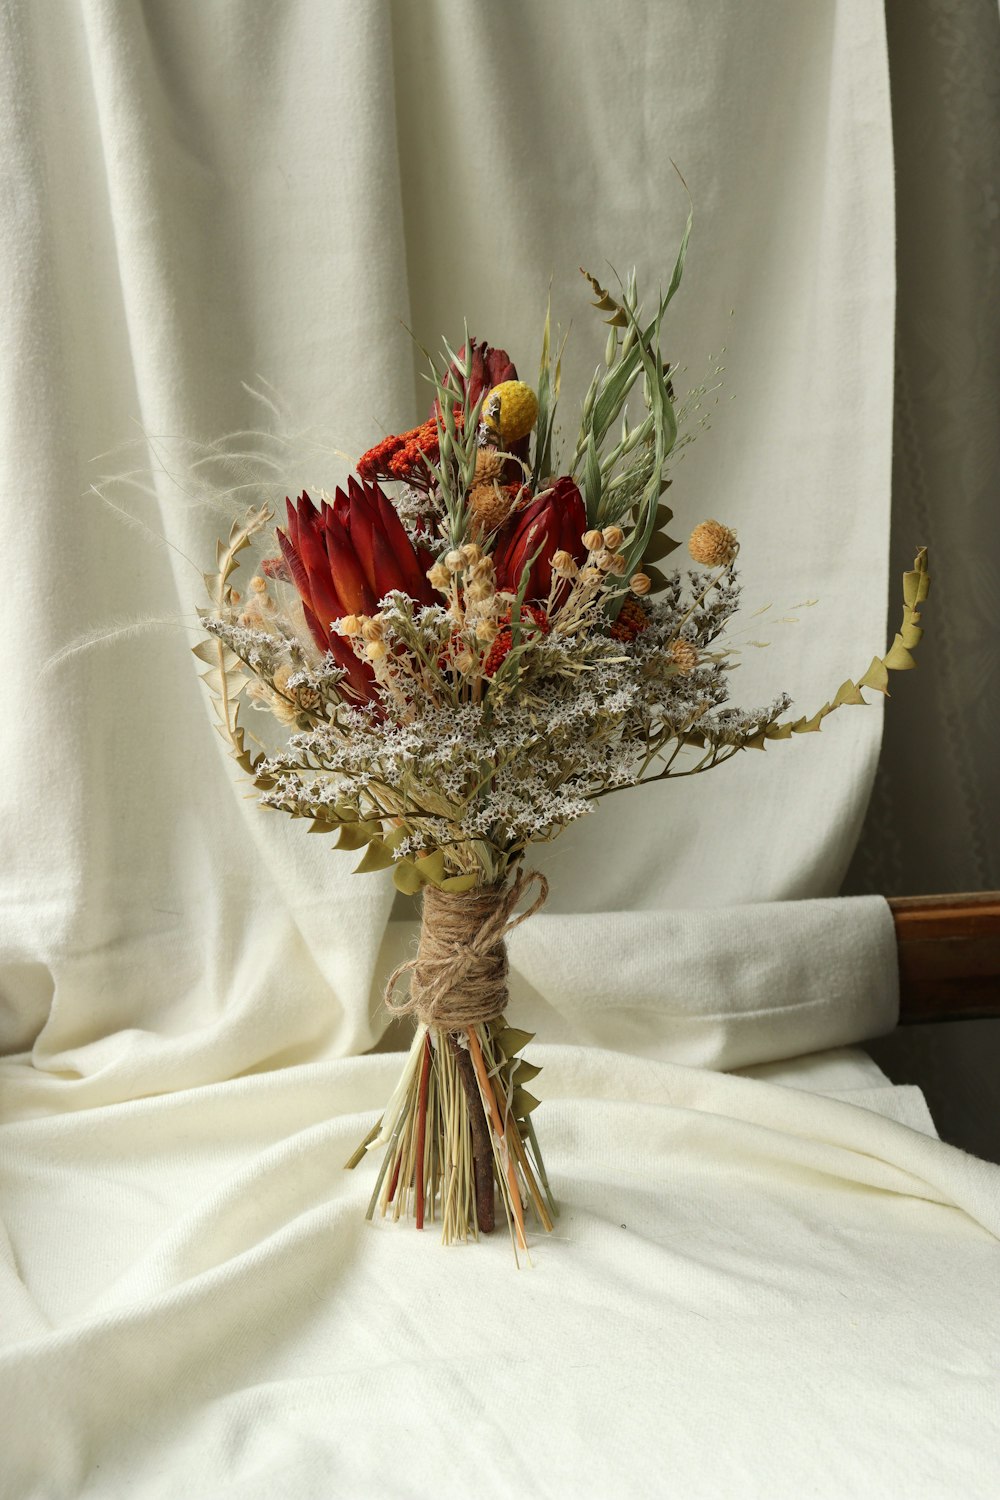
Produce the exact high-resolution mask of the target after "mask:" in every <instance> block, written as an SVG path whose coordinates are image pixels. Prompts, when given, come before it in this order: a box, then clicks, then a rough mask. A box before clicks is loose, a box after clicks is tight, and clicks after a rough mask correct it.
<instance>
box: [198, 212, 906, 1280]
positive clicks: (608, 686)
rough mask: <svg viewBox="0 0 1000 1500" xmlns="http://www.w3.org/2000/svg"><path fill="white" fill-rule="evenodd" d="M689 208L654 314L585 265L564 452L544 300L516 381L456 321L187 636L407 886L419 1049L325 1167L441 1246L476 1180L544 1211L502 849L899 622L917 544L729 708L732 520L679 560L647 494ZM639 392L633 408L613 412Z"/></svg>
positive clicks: (695, 750)
mask: <svg viewBox="0 0 1000 1500" xmlns="http://www.w3.org/2000/svg"><path fill="white" fill-rule="evenodd" d="M689 230H690V220H689V223H688V231H689ZM688 231H686V232H685V235H684V238H683V241H682V243H681V248H680V251H679V253H678V256H677V261H676V264H675V266H674V271H673V275H672V276H671V278H670V282H669V284H668V288H667V291H666V294H665V295H664V296H662V297H660V298H659V299H658V301H657V303H656V307H655V310H654V312H653V315H652V317H651V318H647V317H644V316H643V313H642V309H641V307H640V305H639V299H638V292H637V288H636V282H635V276H634V274H633V275H632V276H631V277H629V279H628V280H627V282H626V283H625V284H624V285H622V286H621V288H620V292H619V294H618V295H614V294H612V293H611V292H610V291H609V290H607V289H606V288H605V287H602V286H601V285H600V283H599V282H598V281H597V280H596V279H595V278H593V277H590V276H588V278H587V279H588V281H589V283H590V285H591V288H592V290H593V292H594V294H595V299H596V306H597V307H598V308H599V309H600V310H601V311H602V312H604V313H605V314H607V315H608V316H607V319H606V321H607V323H608V325H609V329H610V331H609V335H608V342H607V348H606V350H605V358H604V365H603V366H602V367H600V368H598V370H597V372H596V374H595V376H594V379H593V381H592V383H591V386H590V389H589V391H588V392H587V395H586V397H585V398H584V402H583V409H582V415H581V424H580V431H579V436H578V439H577V442H576V446H575V450H574V453H573V457H572V460H571V461H570V463H569V464H568V466H567V468H566V469H565V471H564V472H562V473H560V472H557V464H556V461H555V456H554V443H553V433H554V416H555V410H556V403H557V400H558V396H559V388H560V358H559V356H558V355H555V356H554V355H553V340H552V336H551V329H550V325H549V320H548V318H546V322H545V329H544V335H543V340H542V363H541V369H540V372H539V379H538V382H537V389H536V390H533V389H531V388H530V387H529V386H527V385H526V384H525V383H524V382H522V381H520V380H519V379H518V376H517V371H516V370H515V368H514V365H513V363H512V362H511V360H510V358H509V356H508V355H507V354H506V353H505V352H504V351H502V350H497V349H491V348H490V347H489V346H488V345H486V344H481V343H477V342H476V341H475V340H473V339H470V338H468V336H466V341H465V344H464V345H463V347H462V348H461V349H460V350H459V351H458V353H457V354H456V353H455V352H453V351H452V350H451V349H450V348H448V347H447V346H445V359H444V361H443V363H442V364H441V365H440V366H438V365H434V366H432V370H431V375H432V382H433V386H434V400H433V403H432V406H431V410H430V412H429V414H428V416H427V418H426V420H425V421H424V422H423V423H422V424H421V425H419V426H417V427H415V428H412V429H411V430H409V431H408V432H406V433H403V434H400V435H398V436H391V437H388V438H386V439H384V440H383V441H382V442H381V443H379V444H378V445H377V446H376V447H375V448H373V449H372V450H371V451H370V452H369V453H367V454H365V455H363V456H362V458H361V459H360V460H359V462H358V465H357V471H358V476H359V477H358V478H356V479H355V478H352V479H350V480H349V481H348V484H347V486H346V488H345V489H338V490H337V491H336V492H335V493H334V494H333V495H332V496H331V495H326V494H323V493H321V494H320V495H319V497H318V500H317V501H314V500H313V499H312V498H311V497H310V496H309V495H308V494H306V493H305V492H303V493H302V494H301V495H300V496H299V498H298V499H297V501H295V502H294V503H293V502H292V501H291V500H289V501H288V502H287V522H286V524H284V525H283V526H282V527H281V528H278V529H277V530H276V531H272V529H271V523H272V521H273V519H274V518H273V514H272V512H271V510H270V508H269V507H268V506H267V505H261V506H259V507H258V508H257V509H255V510H253V511H251V512H250V514H249V515H248V517H247V518H246V520H245V521H242V522H237V523H235V524H234V526H233V528H232V531H231V532H230V535H229V537H228V539H227V540H226V541H224V542H220V543H219V549H218V571H217V572H216V573H214V574H212V575H209V576H207V578H206V582H207V585H208V588H209V593H210V596H211V605H210V607H209V608H207V609H205V610H204V611H202V620H203V624H204V627H205V630H206V632H207V633H208V636H209V639H207V640H206V641H204V642H203V643H202V644H201V645H199V646H198V647H197V648H196V655H197V656H198V657H199V658H200V659H201V660H202V662H203V663H205V665H206V667H207V670H206V671H205V672H204V673H203V674H202V675H203V677H204V679H205V682H206V685H207V686H208V688H209V690H210V692H211V693H212V695H213V698H214V700H215V709H216V714H217V717H218V720H219V724H218V728H219V732H220V733H221V734H222V736H223V738H224V739H225V740H226V741H227V742H228V744H229V746H230V748H231V750H232V752H233V754H234V755H235V757H236V759H237V761H238V763H239V764H240V766H241V768H242V769H243V771H244V772H245V773H246V774H247V775H248V776H249V777H250V778H251V779H252V782H253V785H254V787H255V788H256V790H257V791H258V793H259V795H260V801H261V803H262V804H263V805H264V806H265V807H270V808H275V809H278V810H280V811H283V812H286V813H288V814H289V815H290V816H292V817H295V818H306V819H307V820H308V821H309V824H310V829H311V831H313V832H316V833H320V834H323V835H333V836H335V837H336V839H337V843H338V846H339V847H340V848H342V849H346V850H351V851H355V852H357V853H359V854H360V855H361V859H360V862H359V864H358V865H357V869H358V871H359V872H365V871H378V870H390V869H391V871H392V874H393V879H394V881H395V884H396V886H397V888H398V889H399V890H400V891H403V892H405V893H407V894H410V895H417V894H418V893H422V897H423V916H422V924H421V935H420V946H419V949H418V952H417V954H416V957H415V958H414V959H412V960H411V961H410V962H409V963H407V964H404V965H403V966H402V968H401V969H400V970H398V971H397V972H396V974H394V975H393V976H392V979H391V980H390V983H389V988H388V992H387V997H386V998H387V1004H388V1006H389V1008H390V1010H392V1011H394V1012H395V1013H396V1014H412V1015H413V1016H414V1018H415V1020H416V1022H417V1027H416V1033H415V1036H414V1040H413V1045H412V1047H411V1050H410V1053H409V1055H408V1057H407V1061H406V1064H405V1066H404V1069H403V1073H402V1076H401V1078H400V1081H399V1084H398V1085H397V1088H396V1090H395V1092H394V1093H393V1096H392V1098H391V1100H390V1101H389V1104H388V1105H387V1106H386V1109H385V1112H384V1114H383V1115H382V1118H381V1120H380V1121H379V1122H378V1124H377V1125H376V1126H375V1127H373V1129H372V1130H371V1131H370V1132H369V1133H368V1136H367V1137H366V1138H365V1140H364V1141H363V1142H362V1144H361V1145H360V1146H359V1147H358V1150H357V1151H356V1152H355V1153H354V1155H353V1156H352V1158H351V1160H350V1161H349V1162H348V1166H350V1167H354V1166H356V1165H357V1164H358V1163H359V1162H360V1161H361V1160H362V1159H363V1158H364V1157H365V1156H367V1154H368V1153H369V1152H377V1151H383V1153H384V1154H383V1157H382V1163H381V1167H380V1169H379V1172H378V1175H377V1179H376V1182H375V1187H374V1190H373V1193H372V1196H371V1202H370V1204H369V1209H368V1216H369V1218H371V1217H373V1216H374V1215H375V1213H376V1211H379V1212H380V1213H381V1214H382V1215H388V1214H389V1213H390V1212H391V1215H392V1217H393V1218H394V1219H399V1218H402V1217H405V1216H407V1215H408V1214H409V1213H411V1212H412V1214H413V1217H414V1219H415V1221H416V1223H417V1226H418V1227H419V1228H422V1227H423V1226H424V1225H425V1224H426V1223H428V1222H429V1223H434V1224H440V1226H441V1234H442V1238H443V1239H444V1240H445V1242H446V1243H447V1242H451V1241H455V1240H461V1239H465V1238H467V1237H469V1236H470V1235H471V1236H473V1237H477V1236H478V1235H479V1234H481V1233H489V1232H490V1231H491V1230H492V1229H493V1227H494V1220H495V1217H496V1213H495V1198H496V1194H497V1193H498V1194H499V1197H500V1202H501V1204H502V1207H503V1210H504V1216H505V1218H506V1221H507V1224H508V1227H509V1230H510V1234H511V1238H512V1241H513V1244H514V1248H515V1253H518V1252H520V1251H524V1250H525V1249H526V1248H527V1245H528V1232H527V1220H528V1219H529V1218H531V1217H533V1218H534V1219H535V1220H536V1221H537V1222H538V1223H539V1224H540V1225H541V1227H542V1228H543V1229H546V1230H548V1229H551V1227H552V1220H553V1215H554V1212H555V1209H554V1205H553V1202H552V1196H551V1193H550V1191H549V1186H548V1181H547V1178H546V1175H545V1169H544V1165H543V1163H542V1159H541V1154H540V1152H539V1147H538V1140H537V1137H536V1134H535V1131H534V1128H533V1125H532V1120H531V1114H532V1111H533V1110H534V1108H535V1106H536V1104H537V1102H538V1101H537V1099H535V1098H534V1097H533V1095H532V1094H531V1093H529V1092H528V1089H527V1087H526V1085H527V1084H529V1083H530V1082H531V1081H532V1079H533V1078H534V1077H535V1075H536V1074H537V1072H538V1069H537V1068H535V1067H534V1066H532V1065H531V1064H530V1063H528V1062H527V1061H526V1060H525V1059H524V1058H523V1057H522V1056H521V1055H520V1054H521V1051H522V1048H523V1047H524V1045H525V1043H526V1042H527V1041H529V1040H530V1037H529V1036H528V1034H526V1033H524V1032H521V1031H518V1030H516V1029H515V1028H514V1027H512V1026H511V1025H510V1024H509V1023H508V1021H507V1019H506V1013H505V1007H506V1003H507V954H506V936H507V934H508V933H509V932H510V931H511V930H513V928H514V927H516V926H517V925H518V924H519V923H520V922H523V921H524V920H526V919H527V918H528V917H529V916H531V915H532V913H534V912H535V911H537V909H538V908H539V907H540V906H541V904H542V903H543V902H544V900H545V895H546V889H547V888H546V885H545V881H544V879H543V878H542V877H541V876H540V875H538V874H537V872H532V873H529V874H525V873H523V862H524V860H525V857H526V855H527V851H528V850H529V848H530V846H531V845H533V844H538V843H544V842H547V841H548V840H550V839H552V838H555V837H556V836H557V835H559V834H560V833H562V832H563V831H564V830H565V829H566V828H567V827H568V826H569V824H571V823H572V822H574V821H575V820H576V819H577V818H580V817H584V816H587V815H588V814H589V813H590V812H591V811H592V810H593V808H594V805H595V803H596V802H597V801H598V800H599V799H600V798H602V797H605V796H608V795H610V794H611V793H612V792H615V791H618V790H623V789H624V788H626V787H630V786H639V785H645V784H647V783H649V782H651V781H660V780H664V779H667V778H672V777H680V776H691V775H696V774H700V773H702V772H705V771H709V770H712V769H714V768H715V767H717V766H720V765H722V764H723V763H725V762H726V761H728V760H731V759H732V758H733V757H734V756H735V755H738V754H739V753H740V752H741V751H743V750H746V749H753V748H757V749H763V748H764V747H765V745H766V744H767V743H768V741H770V740H776V739H787V738H789V737H791V736H792V735H797V734H805V733H812V732H815V731H817V730H819V728H820V726H821V724H822V722H823V721H824V720H825V719H826V717H827V716H828V715H829V714H830V713H832V712H834V710H835V709H837V708H839V707H841V706H842V705H845V704H863V703H864V702H865V699H864V695H863V692H862V689H863V688H866V687H867V688H870V689H874V690H875V691H879V692H885V691H886V690H887V682H888V673H889V671H890V670H894V669H903V668H907V667H910V666H912V665H913V658H912V655H911V652H912V650H913V648H914V647H915V645H916V644H917V642H918V641H919V639H920V635H921V633H922V627H921V625H920V608H921V606H922V604H923V602H924V600H925V599H926V596H927V590H928V575H927V566H926V553H925V552H924V551H923V550H922V551H921V552H920V553H918V555H917V559H916V562H915V563H914V568H913V571H912V572H910V573H908V574H907V575H906V576H905V579H904V610H903V621H902V625H901V628H900V631H899V633H898V634H897V636H896V639H895V641H894V642H893V644H892V647H891V648H890V650H889V652H888V654H887V655H886V656H885V657H882V658H879V657H876V658H875V659H874V660H873V662H872V664H871V666H870V667H869V668H868V671H867V672H866V673H865V675H864V676H863V677H861V678H860V679H859V681H857V682H854V681H850V680H849V681H847V682H844V683H843V684H842V685H841V687H840V688H839V689H838V690H837V692H836V694H835V695H834V697H833V698H832V699H831V701H830V702H828V703H826V704H824V705H823V707H822V708H820V709H819V710H818V711H817V712H816V713H814V714H812V715H810V716H803V717H799V718H795V719H787V718H785V717H783V716H784V714H785V710H786V709H787V708H788V706H789V699H788V697H787V695H785V694H780V695H779V696H777V697H776V698H775V699H774V700H773V701H772V702H771V703H769V704H766V705H764V706H762V707H758V708H749V709H745V708H736V707H733V706H731V705H730V704H729V688H728V671H729V668H730V666H731V665H732V658H733V654H734V647H733V645H732V644H731V642H730V641H729V640H728V638H727V625H728V622H729V620H730V619H731V617H732V615H733V613H734V611H735V610H736V608H737V605H738V602H739V587H738V583H737V577H736V563H737V558H738V554H739V547H738V543H737V538H736V536H735V534H734V532H733V531H732V530H731V529H730V528H729V527H728V526H726V525H724V524H723V523H721V522H719V521H716V520H706V521H703V522H701V523H700V524H699V525H697V526H696V527H695V528H694V530H693V531H692V532H691V534H690V541H689V552H690V556H691V560H692V562H693V563H694V564H695V567H694V568H693V569H691V570H689V571H687V572H686V573H685V574H682V573H681V572H680V571H674V572H671V573H664V572H663V571H661V569H660V567H659V563H661V562H662V561H663V560H664V559H665V558H666V557H668V556H669V554H670V553H671V552H672V551H673V550H674V548H675V547H676V546H677V543H676V542H675V541H674V540H673V539H672V538H671V537H670V536H669V534H668V531H667V528H668V526H669V525H670V522H671V520H672V511H671V510H670V509H669V507H668V506H667V505H666V503H665V501H664V498H663V497H664V495H665V493H666V490H667V488H668V486H669V485H670V483H671V480H670V477H669V469H670V463H671V458H672V455H673V454H674V453H675V452H676V451H677V449H678V448H679V447H680V446H682V444H683V443H684V442H685V441H686V440H687V438H688V436H689V434H686V433H684V432H683V431H682V428H683V423H684V420H685V416H686V415H689V414H690V412H691V411H692V410H694V409H696V408H697V405H698V401H697V399H689V401H688V403H687V405H686V406H685V407H682V408H681V409H680V410H678V409H676V408H675V404H674V386H673V379H674V375H675V370H674V368H673V367H672V366H671V365H670V364H669V362H668V361H666V360H665V359H664V357H663V354H662V352H661V348H660V331H661V325H662V322H663V319H664V316H665V313H666V311H667V308H668V306H669V304H670V302H671V300H672V298H673V296H674V294H675V293H676V291H677V288H678V286H679V284H680V280H681V274H682V271H683V266H684V257H685V253H686V247H687V238H688ZM585 274H586V273H585ZM639 391H641V394H642V399H643V402H644V405H645V416H644V417H643V418H642V419H641V420H640V421H638V422H637V423H635V424H634V425H630V421H629V415H628V412H629V403H630V399H631V398H633V397H634V396H635V395H636V393H637V392H639ZM694 394H695V397H697V396H698V395H699V394H700V393H698V392H696V393H694ZM633 405H634V402H633ZM383 486H385V487H383ZM252 547H256V548H257V549H258V551H259V552H261V553H262V554H263V555H262V556H261V557H260V561H259V571H257V572H256V573H255V574H254V575H253V576H252V578H251V580H250V586H249V589H248V591H247V594H246V597H241V595H240V594H239V593H238V592H237V591H236V589H235V588H234V587H233V582H232V579H233V576H234V574H235V572H236V569H237V567H238V565H239V560H240V557H241V556H242V554H243V553H244V552H246V551H247V550H248V549H251V548H252ZM247 700H249V701H250V702H251V703H252V704H253V706H254V707H255V708H262V709H266V710H270V712H271V714H272V715H273V717H274V719H275V720H276V721H277V722H278V723H279V724H280V725H281V726H282V727H283V729H284V731H285V739H284V743H283V744H281V745H280V746H279V747H277V748H271V749H265V748H263V747H260V746H258V747H257V748H254V745H253V744H252V743H248V736H247V732H246V729H245V727H244V724H243V722H242V720H241V717H240V713H241V706H242V704H243V703H244V702H246V701H247ZM531 891H533V892H534V894H533V896H532V897H531V899H530V900H529V899H528V898H529V894H530V892H531ZM526 901H527V904H526V905H525V904H524V903H525V902H526ZM404 975H407V976H408V978H409V989H408V993H407V994H405V995H404V994H403V991H402V990H401V988H400V981H401V979H402V978H403V976H404Z"/></svg>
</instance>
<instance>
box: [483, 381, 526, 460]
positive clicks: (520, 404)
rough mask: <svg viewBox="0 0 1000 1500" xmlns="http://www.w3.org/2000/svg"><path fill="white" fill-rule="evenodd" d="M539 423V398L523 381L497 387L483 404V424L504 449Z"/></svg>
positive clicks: (505, 382) (506, 383)
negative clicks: (495, 436) (497, 437)
mask: <svg viewBox="0 0 1000 1500" xmlns="http://www.w3.org/2000/svg"><path fill="white" fill-rule="evenodd" d="M537 420H538V397H537V396H536V395H535V393H534V391H533V390H532V389H531V386H530V385H525V383H524V381H523V380H505V381H504V382H503V383H502V384H501V385H495V386H494V387H493V389H492V390H491V391H490V393H489V395H488V396H487V397H486V400H485V401H484V402H483V421H484V422H485V423H486V425H487V427H489V428H490V430H491V431H493V432H496V433H497V434H498V435H499V438H500V442H501V443H502V444H503V446H504V447H505V448H509V447H510V445H511V444H512V443H516V442H517V441H518V440H519V439H520V438H524V437H527V436H528V433H529V432H530V431H531V429H532V428H533V427H534V425H535V422H536V421H537Z"/></svg>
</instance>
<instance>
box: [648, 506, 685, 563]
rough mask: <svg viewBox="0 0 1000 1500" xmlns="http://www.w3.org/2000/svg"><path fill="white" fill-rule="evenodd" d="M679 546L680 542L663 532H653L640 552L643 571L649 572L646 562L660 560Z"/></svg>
mask: <svg viewBox="0 0 1000 1500" xmlns="http://www.w3.org/2000/svg"><path fill="white" fill-rule="evenodd" d="M664 509H666V507H664ZM679 546H680V542H675V541H674V539H673V537H672V536H667V534H666V533H665V532H663V531H660V532H654V533H653V537H652V540H651V541H650V544H649V546H648V547H647V548H646V550H645V552H644V553H643V554H642V565H643V572H645V573H648V572H649V568H648V567H647V566H646V564H647V563H656V562H662V561H663V559H664V558H665V557H669V556H670V554H671V552H675V551H676V550H677V548H678V547H679Z"/></svg>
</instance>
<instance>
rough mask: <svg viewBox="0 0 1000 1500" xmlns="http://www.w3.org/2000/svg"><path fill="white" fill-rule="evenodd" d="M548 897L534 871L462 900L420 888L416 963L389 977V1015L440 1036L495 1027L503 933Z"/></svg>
mask: <svg viewBox="0 0 1000 1500" xmlns="http://www.w3.org/2000/svg"><path fill="white" fill-rule="evenodd" d="M531 885H537V886H538V895H537V896H536V897H535V899H534V901H533V902H532V903H531V905H530V906H529V907H528V908H527V909H526V910H525V911H522V912H519V913H518V915H517V916H516V917H515V916H514V915H513V912H514V908H515V907H516V906H517V904H518V902H519V901H520V900H521V898H522V896H523V895H524V893H525V892H526V891H527V889H528V888H529V886H531ZM548 894H549V884H548V881H547V880H546V879H545V876H544V875H542V874H540V872H539V871H538V870H529V871H528V873H527V874H525V875H521V874H519V875H518V876H517V878H516V879H515V880H514V882H513V884H512V885H510V886H507V887H505V886H502V885H497V886H481V887H480V888H479V889H478V890H475V891H467V892H464V893H462V894H458V893H456V892H452V891H439V890H437V889H436V887H434V886H427V887H425V889H424V895H423V916H422V920H421V924H420V945H419V947H418V949H417V956H416V958H411V959H410V960H409V962H408V963H405V964H400V966H399V968H398V969H396V970H395V972H394V973H393V974H391V975H390V977H389V983H388V984H387V985H386V990H385V1003H386V1005H387V1006H388V1008H389V1010H391V1011H392V1013H393V1015H397V1016H405V1015H415V1016H416V1017H417V1019H418V1020H420V1021H423V1022H424V1023H425V1024H426V1025H428V1026H436V1027H437V1028H438V1030H439V1031H464V1030H466V1029H467V1028H468V1027H470V1026H480V1025H485V1024H486V1023H487V1022H489V1021H495V1020H496V1019H497V1017H498V1016H500V1015H502V1014H503V1011H504V1008H505V1006H506V1004H507V972H508V967H507V944H506V937H507V934H508V933H509V932H513V930H514V928H515V927H518V926H520V924H521V923H522V922H526V921H527V919H528V918H529V917H531V916H534V914H535V912H536V911H538V909H539V907H541V906H542V905H543V904H544V902H545V900H546V898H547V897H548ZM407 973H408V974H410V976H411V978H410V993H409V995H408V996H407V998H406V999H405V1000H395V999H394V998H393V996H394V993H395V989H396V985H397V984H398V982H399V980H400V979H401V978H402V976H403V975H404V974H407Z"/></svg>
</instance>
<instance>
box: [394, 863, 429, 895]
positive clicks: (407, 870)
mask: <svg viewBox="0 0 1000 1500" xmlns="http://www.w3.org/2000/svg"><path fill="white" fill-rule="evenodd" d="M392 883H393V885H394V886H395V887H396V889H397V891H402V892H403V894H404V896H415V895H416V894H417V892H418V891H419V889H420V887H421V885H422V884H423V882H422V881H421V879H420V873H419V871H418V870H417V867H416V865H414V864H411V863H410V861H409V860H408V859H399V860H397V861H396V864H395V867H394V869H393V872H392Z"/></svg>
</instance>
